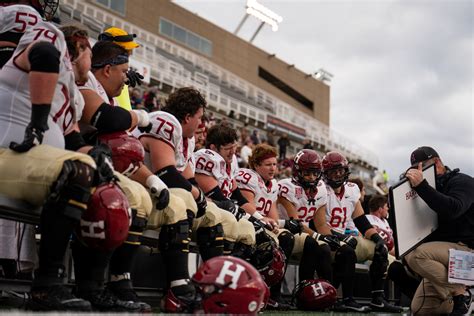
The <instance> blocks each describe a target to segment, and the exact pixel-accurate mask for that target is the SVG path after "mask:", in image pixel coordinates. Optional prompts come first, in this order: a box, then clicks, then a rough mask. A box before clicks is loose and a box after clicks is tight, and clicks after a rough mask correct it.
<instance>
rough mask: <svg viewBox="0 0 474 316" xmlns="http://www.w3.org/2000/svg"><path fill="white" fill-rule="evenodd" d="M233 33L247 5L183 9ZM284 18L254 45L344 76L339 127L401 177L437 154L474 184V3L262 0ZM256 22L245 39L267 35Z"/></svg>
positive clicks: (335, 106)
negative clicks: (413, 159) (415, 153)
mask: <svg viewBox="0 0 474 316" xmlns="http://www.w3.org/2000/svg"><path fill="white" fill-rule="evenodd" d="M175 2H176V3H178V4H179V5H181V6H183V7H185V8H186V9H188V10H190V11H191V12H194V13H197V14H198V15H200V16H201V17H203V18H205V19H207V20H209V21H211V22H213V23H215V24H217V25H218V26H220V27H222V28H224V29H226V30H228V31H230V32H233V31H234V30H235V28H236V27H237V25H238V24H239V22H240V20H241V19H242V17H243V16H244V13H245V4H246V0H213V1H204V0H188V1H175ZM259 3H261V4H263V5H265V6H266V7H268V8H269V9H271V10H273V11H274V12H276V13H278V14H279V15H281V16H282V17H283V22H282V23H281V24H280V29H279V30H278V32H272V31H271V28H270V27H269V26H265V27H264V28H263V29H262V31H261V32H260V33H259V34H258V36H257V37H256V39H255V40H254V44H255V45H256V46H258V47H260V48H261V49H263V50H265V51H267V52H269V53H276V55H277V56H278V57H279V58H281V59H282V60H284V61H285V62H287V63H288V64H295V66H296V68H299V69H300V70H302V71H304V72H308V73H309V72H314V71H316V70H318V69H319V68H321V67H322V68H324V69H325V70H327V71H329V72H330V73H332V74H333V75H334V78H333V80H332V81H331V83H330V86H331V128H333V129H334V130H336V131H338V132H340V133H341V134H343V135H345V136H347V137H348V138H350V139H353V140H354V141H356V142H357V143H359V144H360V145H362V146H364V147H366V148H367V149H369V150H371V151H373V152H374V153H376V154H377V155H378V157H379V165H380V168H382V169H386V170H387V171H388V172H389V174H390V176H391V178H392V179H394V178H398V175H399V174H400V173H401V172H402V171H404V170H405V169H406V168H407V166H408V165H409V156H410V153H411V152H412V150H413V149H415V148H416V147H418V146H422V145H429V146H432V147H434V148H435V149H436V150H437V151H438V153H439V154H440V156H441V157H442V159H443V161H444V162H445V164H447V165H448V166H451V167H452V168H454V167H459V168H460V169H461V171H463V172H465V173H467V174H469V175H471V176H474V142H473V138H474V136H473V135H474V130H473V123H474V111H473V106H474V105H473V89H474V84H473V58H474V55H473V45H474V44H473V43H474V39H473V21H474V13H473V12H474V8H473V1H472V0H405V1H389V0H372V1H356V0H346V1H340V0H320V1H319V0H313V1H309V0H308V1H302V0H287V1H272V0H259ZM258 25H259V22H258V21H257V20H256V19H255V18H249V19H247V22H246V25H245V27H244V28H243V29H242V30H241V31H240V32H239V36H241V37H242V38H244V39H247V40H248V39H250V37H251V36H252V34H253V32H254V31H255V30H256V28H257V27H258Z"/></svg>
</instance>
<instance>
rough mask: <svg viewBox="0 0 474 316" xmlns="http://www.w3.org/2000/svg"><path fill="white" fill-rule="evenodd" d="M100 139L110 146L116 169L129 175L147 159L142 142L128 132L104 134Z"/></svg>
mask: <svg viewBox="0 0 474 316" xmlns="http://www.w3.org/2000/svg"><path fill="white" fill-rule="evenodd" d="M99 141H100V142H101V143H105V144H107V145H108V146H109V147H110V149H111V151H112V162H113V164H114V169H115V170H117V171H118V172H120V173H122V174H123V175H125V176H127V177H129V176H130V175H132V174H134V173H135V172H136V171H137V170H138V168H140V166H141V165H142V163H143V161H144V160H145V149H144V148H143V145H142V143H140V141H139V140H138V139H137V138H136V137H134V136H132V135H131V134H129V133H127V132H123V131H122V132H115V133H110V134H103V135H100V136H99Z"/></svg>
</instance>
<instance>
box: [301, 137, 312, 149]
mask: <svg viewBox="0 0 474 316" xmlns="http://www.w3.org/2000/svg"><path fill="white" fill-rule="evenodd" d="M303 149H314V147H313V144H312V143H311V140H309V139H308V138H305V139H304V140H303Z"/></svg>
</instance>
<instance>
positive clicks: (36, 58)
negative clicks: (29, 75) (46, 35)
mask: <svg viewBox="0 0 474 316" xmlns="http://www.w3.org/2000/svg"><path fill="white" fill-rule="evenodd" d="M59 57H60V53H59V51H58V49H57V48H56V47H55V46H54V45H53V44H51V43H47V42H39V43H36V44H34V45H33V46H32V47H31V49H30V52H29V53H28V60H29V62H30V69H31V71H38V72H47V73H57V74H58V73H59Z"/></svg>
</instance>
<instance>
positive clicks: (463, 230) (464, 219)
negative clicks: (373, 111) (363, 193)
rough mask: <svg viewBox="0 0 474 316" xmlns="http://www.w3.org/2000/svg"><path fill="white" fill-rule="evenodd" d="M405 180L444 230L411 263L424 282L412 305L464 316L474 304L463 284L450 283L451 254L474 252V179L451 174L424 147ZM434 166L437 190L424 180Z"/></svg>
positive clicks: (420, 309)
mask: <svg viewBox="0 0 474 316" xmlns="http://www.w3.org/2000/svg"><path fill="white" fill-rule="evenodd" d="M410 161H411V165H412V167H411V168H410V169H409V170H408V171H407V172H406V174H405V176H406V177H407V178H408V180H409V181H410V184H411V186H412V188H413V189H414V190H415V191H416V193H418V195H419V196H420V197H421V198H422V199H423V201H425V202H426V204H428V206H429V207H430V208H431V209H432V210H434V211H435V212H436V213H437V214H438V223H439V226H438V228H437V230H436V231H435V232H434V233H433V234H432V235H431V236H430V240H429V242H426V243H423V244H422V245H420V246H419V247H418V248H416V249H415V250H414V251H413V252H411V253H410V254H408V255H407V256H406V257H405V258H406V261H407V263H408V265H409V266H410V268H411V269H412V270H413V271H415V272H416V273H418V274H419V275H420V276H421V277H422V278H423V281H422V282H421V283H420V285H419V286H418V289H417V290H416V293H415V296H414V298H413V301H412V303H411V308H412V312H413V314H419V315H421V314H426V315H435V314H441V313H442V314H447V313H448V314H449V313H451V315H463V314H466V313H467V312H468V310H469V307H470V304H471V302H472V298H471V293H470V292H469V291H467V290H466V286H465V285H462V284H451V283H448V262H449V249H456V250H463V251H469V252H472V251H474V178H472V177H471V176H468V175H466V174H463V173H460V172H459V169H454V170H451V169H449V167H447V166H445V165H444V164H443V162H442V161H441V159H440V157H439V155H438V153H437V152H436V151H435V150H434V149H433V148H431V147H427V146H424V147H419V148H417V149H416V150H415V151H413V153H412V154H411V157H410ZM430 164H434V165H435V170H436V189H435V188H433V187H431V186H430V185H429V184H428V182H427V181H426V180H425V179H423V173H422V168H423V166H426V165H430Z"/></svg>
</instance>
